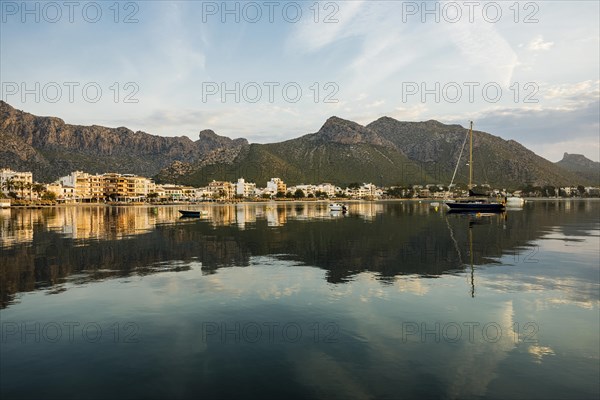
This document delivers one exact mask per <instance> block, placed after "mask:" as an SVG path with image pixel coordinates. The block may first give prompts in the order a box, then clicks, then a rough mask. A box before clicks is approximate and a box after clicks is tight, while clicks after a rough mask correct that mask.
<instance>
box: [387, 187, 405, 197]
mask: <svg viewBox="0 0 600 400" xmlns="http://www.w3.org/2000/svg"><path fill="white" fill-rule="evenodd" d="M403 192H404V191H403V190H402V188H401V187H393V188H389V189H388V190H387V194H388V196H391V197H402V193H403Z"/></svg>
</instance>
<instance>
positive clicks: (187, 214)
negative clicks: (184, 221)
mask: <svg viewBox="0 0 600 400" xmlns="http://www.w3.org/2000/svg"><path fill="white" fill-rule="evenodd" d="M179 213H180V214H181V216H182V217H189V218H200V211H186V210H179Z"/></svg>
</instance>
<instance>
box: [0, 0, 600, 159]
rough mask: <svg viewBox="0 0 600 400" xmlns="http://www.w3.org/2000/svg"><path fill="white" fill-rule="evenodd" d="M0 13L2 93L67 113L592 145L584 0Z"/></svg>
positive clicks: (230, 127) (233, 129)
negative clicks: (410, 129)
mask: <svg viewBox="0 0 600 400" xmlns="http://www.w3.org/2000/svg"><path fill="white" fill-rule="evenodd" d="M70 7H71V8H70ZM0 10H1V12H2V15H1V25H0V45H1V49H0V58H1V60H0V73H1V76H0V80H1V81H2V100H5V101H7V102H8V103H9V104H11V105H13V106H14V107H16V108H19V109H22V110H25V111H27V112H31V113H33V114H38V115H53V116H58V117H60V118H62V119H64V120H65V121H66V122H68V123H74V124H84V125H92V124H97V125H105V126H111V127H116V126H126V127H128V128H130V129H132V130H135V131H137V130H142V131H145V132H148V133H152V134H158V135H164V136H182V135H186V136H188V137H190V138H192V139H194V140H196V138H197V134H198V132H199V131H200V130H202V129H213V130H214V131H215V132H217V133H218V134H221V135H225V136H229V137H232V138H237V137H246V138H247V139H248V140H250V141H251V142H259V143H264V142H273V141H280V140H285V139H289V138H293V137H297V136H300V135H303V134H306V133H311V132H316V131H317V130H318V129H319V128H320V127H321V125H322V124H323V123H324V121H325V120H326V119H327V118H328V117H330V116H332V115H336V116H338V117H341V118H345V119H350V120H354V121H356V122H359V123H362V124H367V123H369V122H372V121H374V120H376V119H377V118H379V117H381V116H384V115H387V116H390V117H393V118H396V119H399V120H407V121H424V120H429V119H437V120H439V121H441V122H444V123H459V124H462V125H463V126H467V124H468V121H469V120H474V121H475V128H476V129H478V130H483V131H487V132H490V133H493V134H495V135H498V136H501V137H502V138H504V139H514V140H517V141H519V142H521V143H522V144H524V145H525V146H527V147H528V148H530V149H532V150H533V151H535V152H536V153H538V154H540V155H542V156H544V157H546V158H548V159H549V160H551V161H558V160H559V159H560V158H562V154H563V152H565V151H566V152H569V153H582V154H585V155H586V156H587V157H588V158H590V159H593V160H595V161H598V160H599V158H600V138H599V131H600V126H599V113H600V111H599V109H600V105H599V97H600V94H599V85H600V76H599V69H600V66H599V63H600V61H599V60H600V54H599V48H600V43H599V37H600V32H599V24H600V23H599V17H598V16H599V15H600V9H599V2H597V1H535V2H531V1H529V2H527V1H523V2H516V1H498V2H481V1H474V2H468V1H466V2H461V1H456V2H427V3H424V2H421V1H419V2H406V1H405V2H400V1H335V2H333V1H332V2H327V1H324V2H315V1H297V2H279V1H272V2H268V1H265V2H262V1H257V2H236V1H229V2H221V1H219V2H200V1H187V2H166V1H142V2H127V1H123V2H118V3H116V2H115V1H107V2H101V1H98V2H74V3H73V5H65V3H64V2H62V1H57V2H25V3H23V2H21V1H18V2H10V1H2V2H1V9H0ZM117 10H118V12H117ZM36 19H37V20H36ZM84 88H85V90H84ZM98 89H99V90H100V91H101V92H98ZM70 92H71V93H70ZM36 97H37V98H36ZM131 101H135V102H131Z"/></svg>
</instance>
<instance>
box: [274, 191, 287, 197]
mask: <svg viewBox="0 0 600 400" xmlns="http://www.w3.org/2000/svg"><path fill="white" fill-rule="evenodd" d="M275 197H277V198H278V199H281V198H283V197H285V192H277V194H276V195H275Z"/></svg>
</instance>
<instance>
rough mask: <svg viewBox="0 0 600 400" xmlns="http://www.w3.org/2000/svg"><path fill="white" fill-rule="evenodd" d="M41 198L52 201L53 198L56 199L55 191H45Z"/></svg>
mask: <svg viewBox="0 0 600 400" xmlns="http://www.w3.org/2000/svg"><path fill="white" fill-rule="evenodd" d="M42 200H50V201H54V200H56V193H54V192H45V193H44V194H43V195H42Z"/></svg>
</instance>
